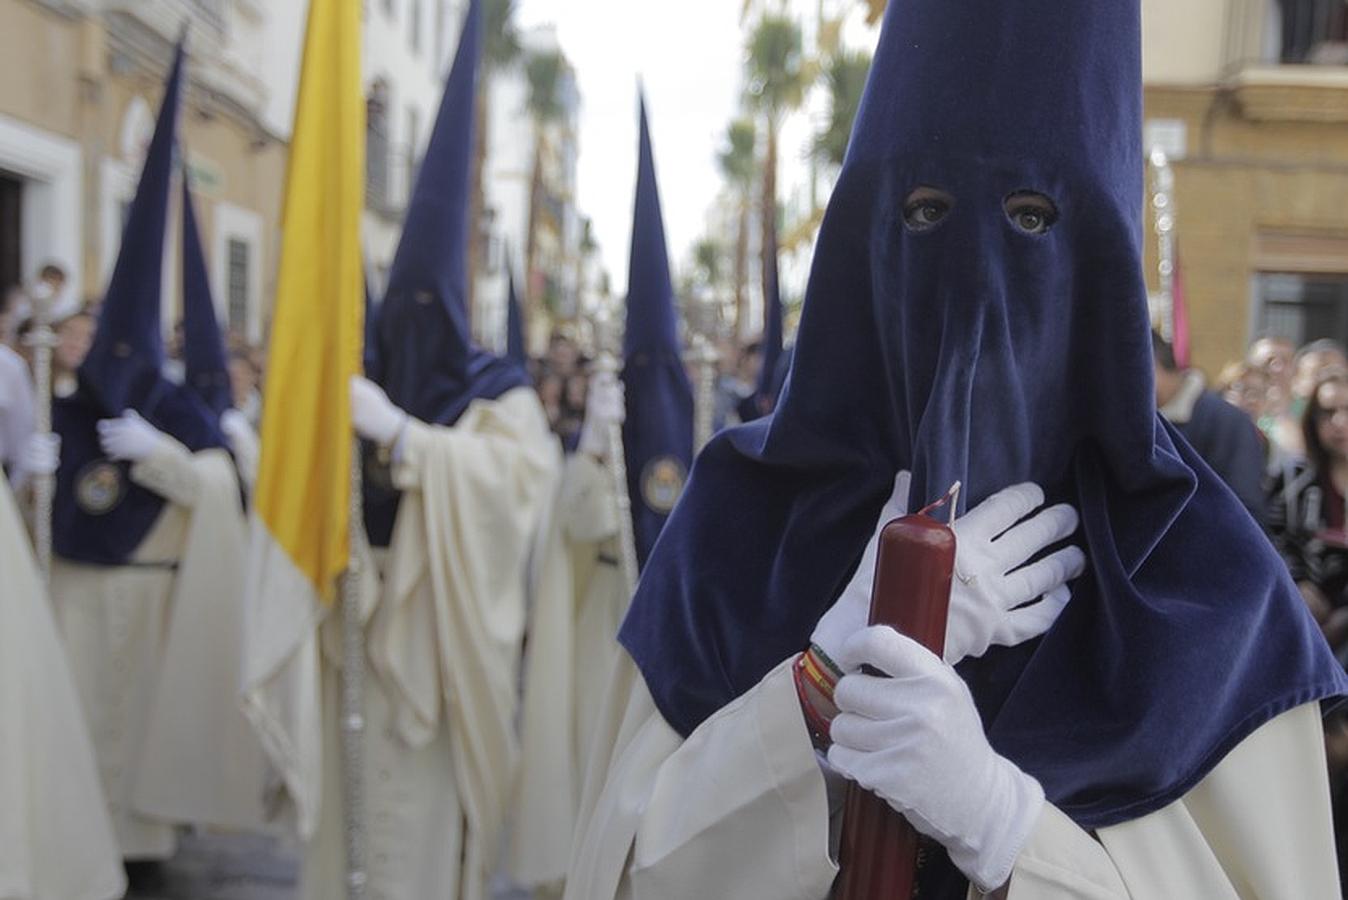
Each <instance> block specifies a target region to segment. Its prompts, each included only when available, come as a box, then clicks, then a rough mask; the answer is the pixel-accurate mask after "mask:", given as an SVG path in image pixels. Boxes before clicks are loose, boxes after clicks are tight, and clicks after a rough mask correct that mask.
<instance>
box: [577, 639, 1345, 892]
mask: <svg viewBox="0 0 1348 900" xmlns="http://www.w3.org/2000/svg"><path fill="white" fill-rule="evenodd" d="M790 669H791V667H790V661H787V662H784V663H783V664H782V665H780V666H779V667H778V668H776V669H775V670H773V671H772V672H771V673H770V674H768V675H767V676H766V677H765V678H764V679H763V680H762V681H761V682H760V683H759V684H758V685H757V686H756V687H755V688H754V689H753V690H751V691H750V692H749V693H747V694H745V695H744V696H742V697H740V698H739V699H737V700H735V701H734V702H732V703H730V704H728V705H727V706H726V707H725V708H724V709H722V710H720V711H719V712H717V713H716V714H715V715H714V716H712V717H711V718H710V719H708V720H707V721H706V722H704V723H703V724H702V726H701V727H699V728H698V729H697V730H696V731H695V732H694V733H693V734H692V735H690V736H689V738H688V739H687V740H682V739H681V738H680V737H679V735H678V734H677V733H676V732H675V731H674V730H673V729H672V728H670V727H669V725H668V724H666V723H665V721H664V719H663V718H662V717H661V716H660V713H659V712H658V711H657V710H656V708H655V705H654V703H653V702H652V700H651V697H650V694H649V692H648V691H647V689H646V686H645V682H644V681H643V680H642V678H641V674H640V672H639V671H638V670H637V667H636V665H635V663H633V662H632V660H631V658H630V657H627V656H626V655H624V656H623V661H622V663H621V664H620V665H619V667H618V669H617V672H616V675H615V678H614V684H613V690H612V692H611V693H610V694H609V701H608V705H607V709H606V711H605V715H604V719H603V723H602V726H601V727H602V738H603V739H604V740H605V741H606V746H607V747H608V748H609V749H608V750H607V752H603V753H596V754H595V756H594V757H593V758H592V760H591V768H590V771H589V777H588V780H587V782H586V792H585V798H584V800H583V801H582V804H581V817H580V822H581V826H580V831H579V833H578V835H577V843H576V845H575V847H574V851H573V856H572V866H571V871H570V873H569V876H568V881H567V893H566V897H568V898H574V900H604V898H622V900H638V898H639V900H651V898H670V900H673V898H680V900H682V898H690V897H734V898H736V900H753V898H763V900H769V898H771V900H823V898H826V897H827V896H828V893H829V890H830V886H831V884H832V883H833V879H834V876H835V874H836V873H837V867H836V866H835V865H834V863H833V861H832V860H831V858H830V851H829V847H830V832H831V830H833V829H836V827H837V826H838V824H839V823H838V820H837V816H836V811H837V810H836V807H837V804H836V803H835V804H832V807H833V813H834V814H833V815H831V813H830V809H831V804H830V803H829V800H828V796H827V792H826V789H825V778H824V775H823V774H822V772H821V768H820V765H819V763H818V761H817V758H816V756H815V753H814V750H813V748H812V746H811V744H810V740H809V737H808V736H807V734H806V731H805V727H804V724H803V723H802V720H801V715H800V710H799V705H798V701H797V698H796V693H795V686H794V684H793V683H792V678H791V671H790ZM598 746H599V745H596V749H598ZM1005 895H1006V896H1007V897H1008V898H1009V900H1125V898H1133V900H1161V898H1173V900H1199V898H1202V900H1237V898H1240V900H1311V898H1315V900H1320V898H1334V897H1338V896H1339V883H1338V871H1337V866H1336V862H1335V858H1334V845H1333V835H1332V827H1331V824H1330V812H1329V788H1328V778H1327V775H1326V771H1325V758H1324V746H1323V738H1322V736H1321V730H1320V716H1319V707H1318V704H1308V705H1306V706H1302V707H1299V708H1297V709H1294V710H1292V711H1291V712H1288V713H1285V714H1283V715H1282V716H1280V717H1278V718H1277V719H1274V720H1273V721H1272V722H1270V723H1268V724H1266V725H1264V726H1263V727H1262V728H1260V729H1259V730H1258V731H1256V732H1255V733H1254V734H1253V735H1251V736H1250V737H1249V738H1247V739H1246V740H1245V741H1244V742H1243V743H1241V744H1240V745H1239V746H1238V747H1236V749H1235V750H1233V751H1232V752H1231V753H1230V754H1229V755H1228V756H1227V757H1226V759H1225V760H1223V761H1222V763H1220V764H1219V765H1218V766H1217V768H1215V769H1214V770H1213V771H1212V772H1211V774H1209V775H1208V776H1207V778H1205V779H1204V780H1203V781H1202V782H1200V783H1199V785H1198V786H1197V787H1195V788H1194V789H1193V790H1192V791H1190V792H1189V793H1188V794H1186V795H1185V796H1184V797H1183V798H1181V799H1180V800H1178V801H1176V802H1175V803H1173V804H1171V805H1170V806H1168V807H1165V808H1164V809H1162V810H1160V811H1158V812H1155V813H1152V814H1151V815H1148V816H1144V817H1142V818H1140V819H1137V820H1135V821H1132V822H1128V823H1125V824H1123V825H1117V826H1113V827H1110V828H1104V829H1101V830H1100V831H1099V832H1098V833H1096V834H1095V835H1094V836H1092V835H1091V834H1088V833H1087V832H1085V831H1082V830H1081V829H1080V828H1078V827H1077V826H1076V825H1075V824H1074V823H1072V821H1071V820H1070V819H1068V818H1067V816H1065V815H1064V814H1063V813H1061V812H1060V811H1058V810H1057V809H1056V808H1054V807H1053V806H1051V805H1046V806H1045V808H1044V812H1043V814H1042V815H1041V817H1040V819H1039V822H1038V823H1037V825H1036V827H1035V830H1034V832H1033V833H1032V834H1031V836H1030V838H1029V840H1028V842H1027V844H1026V846H1025V847H1024V849H1023V850H1022V852H1021V854H1020V856H1019V858H1018V859H1017V862H1016V866H1015V869H1014V870H1013V873H1012V876H1011V880H1010V882H1009V884H1008V890H1007V891H1006V892H1005ZM969 896H970V898H971V900H973V898H976V897H978V896H979V895H978V893H977V892H976V891H973V890H971V891H970V894H969ZM998 896H1001V894H999V895H998Z"/></svg>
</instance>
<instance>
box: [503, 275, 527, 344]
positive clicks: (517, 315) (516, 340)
mask: <svg viewBox="0 0 1348 900" xmlns="http://www.w3.org/2000/svg"><path fill="white" fill-rule="evenodd" d="M506 285H507V290H506V352H505V358H506V359H507V360H509V361H510V362H512V363H514V364H515V365H517V366H519V367H521V368H523V367H525V366H526V365H528V364H529V354H528V351H527V350H525V343H524V315H523V314H522V312H521V311H520V300H519V297H517V296H516V295H515V269H514V267H513V266H511V265H510V263H509V262H507V263H506Z"/></svg>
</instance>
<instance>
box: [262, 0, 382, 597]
mask: <svg viewBox="0 0 1348 900" xmlns="http://www.w3.org/2000/svg"><path fill="white" fill-rule="evenodd" d="M360 18H361V13H360V0H313V5H312V7H311V8H310V11H309V27H308V36H307V38H306V40H305V47H304V63H303V67H302V69H301V73H300V87H299V98H298V101H297V104H296V109H295V130H294V134H293V137H292V140H291V145H290V164H289V173H288V176H287V179H286V195H285V211H284V216H283V219H282V229H283V232H282V240H281V265H280V273H279V274H278V276H277V284H276V307H275V314H274V317H273V322H272V334H271V351H270V354H269V357H268V362H267V381H266V393H265V397H264V400H265V402H264V406H263V418H262V458H261V462H260V463H259V469H258V480H257V489H256V493H255V497H254V507H255V509H256V511H257V517H258V519H259V520H260V521H261V523H262V524H263V525H264V526H265V527H266V529H267V531H268V533H269V534H270V536H271V537H272V538H273V539H274V540H275V542H276V543H277V544H278V545H279V548H280V549H281V550H282V551H283V552H284V553H285V555H286V556H288V557H289V558H290V560H291V562H292V563H293V564H294V566H295V567H296V568H297V569H298V570H299V571H300V572H301V573H303V575H304V576H305V577H306V578H307V579H308V580H309V581H310V582H311V583H312V584H313V587H314V590H315V591H316V592H317V594H318V596H319V597H320V598H321V599H322V600H323V601H324V602H331V601H332V598H333V596H334V594H335V590H336V579H337V576H338V575H339V574H340V573H341V571H342V570H343V568H345V566H346V564H347V558H348V555H349V546H350V544H349V531H350V509H351V444H352V432H351V409H350V394H349V387H348V384H349V381H350V378H351V376H352V375H354V374H356V373H357V372H358V371H359V367H360V357H361V352H360V347H361V339H362V325H361V321H362V316H363V314H364V295H363V287H362V285H363V283H364V282H363V274H362V271H361V248H360V217H361V209H362V204H363V202H364V189H365V182H364V179H365V104H364V101H363V99H362V96H361V82H360V39H361V35H360Z"/></svg>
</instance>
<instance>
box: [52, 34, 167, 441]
mask: <svg viewBox="0 0 1348 900" xmlns="http://www.w3.org/2000/svg"><path fill="white" fill-rule="evenodd" d="M185 56H186V54H185V51H184V47H183V44H182V43H179V44H178V47H177V49H176V50H175V51H174V54H173V66H172V68H171V69H170V70H169V75H168V80H167V81H166V82H165V84H164V99H163V101H162V102H161V103H160V106H159V118H158V120H157V121H156V122H155V129H154V136H153V137H152V138H151V139H150V147H149V151H148V152H147V153H146V155H145V166H144V168H143V169H142V170H141V176H140V183H139V185H137V187H136V196H135V198H134V199H133V200H132V201H131V210H130V212H129V213H128V214H127V217H126V227H125V228H124V229H123V230H122V246H121V249H120V251H119V252H118V254H117V264H116V266H115V267H114V268H113V271H112V280H111V281H110V282H109V283H108V290H107V292H106V293H105V294H104V295H103V306H102V309H101V311H100V312H99V317H98V330H97V332H96V333H95V335H94V341H93V345H92V346H91V347H90V349H89V355H88V356H87V357H85V360H84V364H83V365H82V366H80V373H79V374H80V383H81V385H82V387H83V388H84V390H85V391H86V392H87V393H88V394H89V395H90V397H91V398H92V399H93V400H94V401H95V402H96V403H97V404H98V406H99V407H100V408H101V409H102V411H103V412H104V414H106V415H109V416H116V415H120V414H121V413H122V411H123V410H125V409H127V408H128V407H132V406H135V405H136V401H137V399H139V398H140V397H139V395H143V394H144V392H145V390H146V388H147V386H148V385H152V384H154V383H155V382H156V381H157V380H158V378H159V373H160V370H161V369H162V368H163V365H164V339H163V335H162V333H161V331H160V328H161V326H160V303H161V294H162V284H163V282H162V278H163V266H164V238H165V231H166V229H167V224H168V208H169V190H170V187H169V186H170V182H171V180H172V176H173V156H174V151H175V149H176V144H177V134H178V107H179V100H180V96H179V95H180V92H181V82H182V72H183V61H184V58H185Z"/></svg>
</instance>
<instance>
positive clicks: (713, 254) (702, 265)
mask: <svg viewBox="0 0 1348 900" xmlns="http://www.w3.org/2000/svg"><path fill="white" fill-rule="evenodd" d="M724 259H725V248H724V247H722V246H721V242H720V241H718V240H716V238H713V237H704V238H702V239H701V240H700V241H698V242H697V243H696V244H694V245H693V264H694V267H695V271H696V273H697V277H698V279H699V280H700V281H701V282H702V284H704V285H706V286H707V287H708V288H711V289H713V290H715V289H716V288H718V287H720V286H721V282H722V280H723V278H724V275H725V273H724V272H723V271H722V270H721V263H722V260H724Z"/></svg>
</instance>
